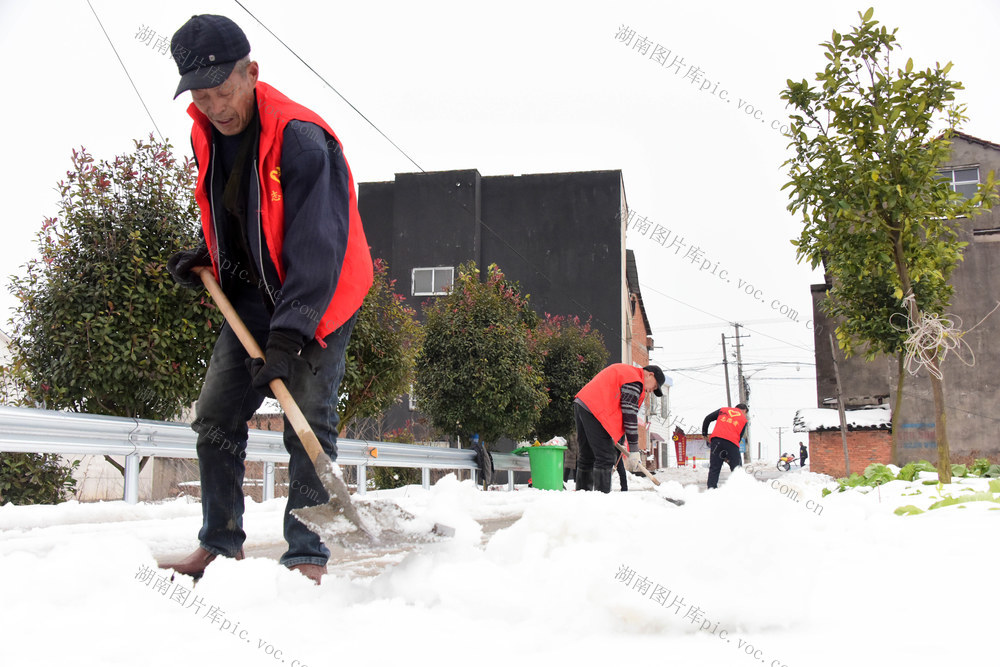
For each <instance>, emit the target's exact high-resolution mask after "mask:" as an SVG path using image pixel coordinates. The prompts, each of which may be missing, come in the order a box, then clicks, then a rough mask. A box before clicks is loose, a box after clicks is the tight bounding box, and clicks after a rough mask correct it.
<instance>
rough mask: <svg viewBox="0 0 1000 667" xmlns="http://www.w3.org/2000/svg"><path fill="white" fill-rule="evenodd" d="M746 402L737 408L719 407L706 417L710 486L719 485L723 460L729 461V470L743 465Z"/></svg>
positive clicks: (705, 432) (702, 428)
mask: <svg viewBox="0 0 1000 667" xmlns="http://www.w3.org/2000/svg"><path fill="white" fill-rule="evenodd" d="M713 421H714V422H715V428H713V429H712V438H711V440H709V438H708V425H709V424H711V423H712V422H713ZM748 421H749V420H748V419H747V406H746V403H738V404H737V405H736V407H735V408H719V409H718V410H716V411H715V412H713V413H712V414H710V415H708V416H706V417H705V421H704V422H702V424H701V435H702V437H703V438H705V441H706V442H708V446H709V447H710V448H711V450H712V453H711V455H710V456H709V458H708V488H710V489H715V488H718V486H719V473H720V472H722V462H723V461H726V462H727V463H729V470H730V471H732V470H735V469H736V466H740V465H743V462H742V461H741V460H740V440H742V439H743V432H744V431H745V430H746V428H747V422H748Z"/></svg>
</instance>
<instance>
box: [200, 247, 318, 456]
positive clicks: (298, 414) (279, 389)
mask: <svg viewBox="0 0 1000 667" xmlns="http://www.w3.org/2000/svg"><path fill="white" fill-rule="evenodd" d="M192 270H193V271H196V272H197V273H198V274H199V275H200V276H201V282H203V283H204V284H205V289H207V290H208V293H209V294H211V295H212V299H213V300H214V301H215V304H216V305H217V306H218V307H219V310H221V311H222V316H223V317H225V318H226V322H228V323H229V326H230V328H232V330H233V332H234V333H235V334H236V337H237V338H239V339H240V342H241V343H243V347H244V348H245V349H246V351H247V354H249V355H250V356H251V357H257V358H260V359H263V358H264V352H263V350H261V349H260V345H258V344H257V340H256V339H255V338H254V337H253V334H252V333H250V330H249V329H247V327H246V325H245V324H243V320H242V319H240V316H239V314H238V313H237V312H236V309H235V308H233V304H231V303H230V302H229V299H227V298H226V295H225V294H224V293H223V292H222V288H221V287H219V283H218V282H217V281H216V280H215V276H213V275H212V270H211V269H210V268H209V267H207V266H196V267H194V269H192ZM269 386H270V387H271V391H272V392H274V397H275V398H276V399H278V403H279V404H280V405H281V409H282V410H284V411H285V416H286V417H288V421H289V422H290V423H291V425H292V428H293V429H295V434H296V435H297V436H299V440H300V441H301V442H302V446H303V447H305V450H306V453H307V454H308V455H309V459H310V460H311V461H312V462H313V465H315V464H316V457H317V456H319V455H320V454H321V453H323V447H322V446H321V445H320V444H319V439H318V438H317V437H316V434H315V433H313V430H312V427H310V426H309V422H308V421H307V420H306V418H305V415H303V414H302V410H300V409H299V406H298V404H297V403H296V402H295V399H293V398H292V395H291V393H289V391H288V387H286V386H285V383H284V382H282V381H281V379H280V378H275V379H274V380H271V382H270V384H269Z"/></svg>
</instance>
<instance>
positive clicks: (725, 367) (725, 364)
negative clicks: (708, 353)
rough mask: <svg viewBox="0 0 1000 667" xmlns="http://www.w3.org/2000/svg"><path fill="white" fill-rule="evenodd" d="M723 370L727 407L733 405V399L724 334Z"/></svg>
mask: <svg viewBox="0 0 1000 667" xmlns="http://www.w3.org/2000/svg"><path fill="white" fill-rule="evenodd" d="M722 368H723V370H724V371H725V373H726V405H732V404H733V397H732V395H731V394H730V393H729V361H728V360H727V359H726V334H722Z"/></svg>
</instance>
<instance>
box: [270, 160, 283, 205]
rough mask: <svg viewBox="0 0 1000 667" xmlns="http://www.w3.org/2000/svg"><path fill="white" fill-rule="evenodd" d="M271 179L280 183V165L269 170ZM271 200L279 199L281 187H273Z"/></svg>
mask: <svg viewBox="0 0 1000 667" xmlns="http://www.w3.org/2000/svg"><path fill="white" fill-rule="evenodd" d="M270 176H271V180H273V181H274V182H276V183H278V184H280V183H281V167H276V168H274V169H272V170H271V174H270ZM271 201H281V189H280V188H275V189H273V190H271Z"/></svg>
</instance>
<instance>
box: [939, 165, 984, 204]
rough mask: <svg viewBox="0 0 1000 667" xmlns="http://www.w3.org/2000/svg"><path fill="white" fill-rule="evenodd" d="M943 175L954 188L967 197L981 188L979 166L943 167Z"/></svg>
mask: <svg viewBox="0 0 1000 667" xmlns="http://www.w3.org/2000/svg"><path fill="white" fill-rule="evenodd" d="M941 176H942V177H943V178H944V180H945V181H947V182H948V184H949V185H950V186H951V189H952V190H954V191H955V192H959V193H961V194H962V195H963V196H964V197H965V198H966V199H969V198H970V197H972V196H973V195H974V194H976V190H977V189H978V188H979V167H960V168H956V169H942V170H941Z"/></svg>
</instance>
